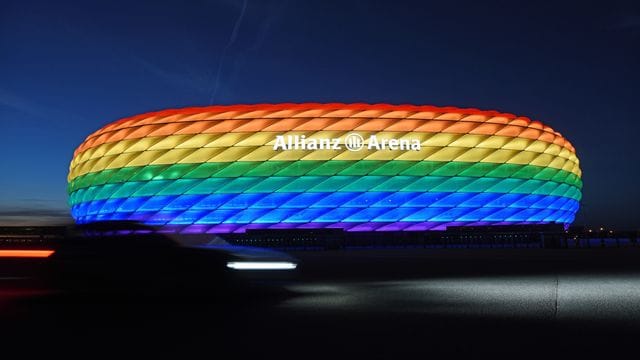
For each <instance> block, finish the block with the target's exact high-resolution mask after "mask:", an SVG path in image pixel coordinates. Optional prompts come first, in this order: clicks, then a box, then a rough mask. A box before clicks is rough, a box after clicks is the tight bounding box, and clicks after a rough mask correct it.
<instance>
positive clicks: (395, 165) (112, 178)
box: [68, 160, 582, 193]
mask: <svg viewBox="0 0 640 360" xmlns="http://www.w3.org/2000/svg"><path fill="white" fill-rule="evenodd" d="M303 175H307V176H333V175H344V176H349V175H353V176H363V175H380V176H395V175H405V176H429V175H432V176H467V177H491V178H516V179H536V180H551V181H554V182H559V183H566V184H568V185H572V186H575V187H577V188H579V189H582V180H581V179H580V177H578V176H577V175H575V174H574V173H571V172H568V171H564V170H559V169H554V168H548V167H541V166H534V165H517V164H494V163H471V162H455V161H454V162H440V161H403V160H391V161H376V160H360V161H342V160H330V161H306V160H301V161H264V162H262V161H252V162H247V161H239V162H228V163H202V164H174V165H147V166H138V167H124V168H119V169H109V170H102V171H99V172H95V173H88V174H85V175H82V176H79V177H77V178H75V179H74V180H73V181H71V183H70V184H69V187H68V192H70V193H71V192H73V191H75V190H78V189H82V188H87V187H89V186H94V185H102V184H114V183H122V182H128V181H148V180H163V179H205V178H211V177H239V176H259V177H268V176H303Z"/></svg>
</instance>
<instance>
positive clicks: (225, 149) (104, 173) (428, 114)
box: [68, 103, 582, 233]
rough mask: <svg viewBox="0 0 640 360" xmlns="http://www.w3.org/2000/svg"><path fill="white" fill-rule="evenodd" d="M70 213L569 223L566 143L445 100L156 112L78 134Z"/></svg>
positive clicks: (176, 219) (280, 222) (571, 179)
mask: <svg viewBox="0 0 640 360" xmlns="http://www.w3.org/2000/svg"><path fill="white" fill-rule="evenodd" d="M68 181H69V186H68V192H69V202H70V205H71V213H72V216H73V218H74V219H75V220H76V222H78V223H90V222H95V221H106V220H136V221H142V222H145V223H148V224H154V225H162V226H168V227H176V228H178V229H180V230H179V231H182V232H187V233H189V232H195V233H200V232H209V233H229V232H239V233H241V232H245V231H246V230H247V229H289V228H341V229H344V230H346V231H398V230H407V231H420V230H444V229H445V228H446V227H447V226H460V225H473V226H481V225H508V224H546V223H561V224H564V225H565V226H567V225H569V224H570V223H572V222H573V220H574V218H575V214H576V212H577V211H578V208H579V202H580V199H581V189H582V181H581V170H580V166H579V161H578V158H577V157H576V154H575V149H574V148H573V146H572V145H571V143H570V142H569V141H567V140H566V139H565V138H564V137H563V136H562V135H561V134H560V133H558V132H556V131H554V130H553V129H552V128H550V127H548V126H546V125H544V124H542V123H540V122H539V121H532V120H530V119H528V118H526V117H521V116H515V115H512V114H507V113H500V112H496V111H481V110H477V109H461V108H454V107H435V106H413V105H386V104H377V105H369V104H337V103H336V104H333V103H332V104H315V103H309V104H272V105H233V106H210V107H199V108H185V109H174V110H165V111H159V112H153V113H147V114H142V115H137V116H133V117H128V118H124V119H121V120H118V121H116V122H113V123H111V124H108V125H106V126H105V127H103V128H101V129H100V130H98V131H96V132H94V133H93V134H91V135H89V136H88V137H87V139H86V140H85V141H84V142H83V143H82V144H80V146H79V147H78V148H77V149H76V150H75V152H74V156H73V159H72V161H71V165H70V170H69V176H68Z"/></svg>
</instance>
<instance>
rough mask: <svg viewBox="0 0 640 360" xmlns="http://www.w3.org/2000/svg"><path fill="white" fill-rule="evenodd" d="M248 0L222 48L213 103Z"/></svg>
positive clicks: (212, 98) (212, 93)
mask: <svg viewBox="0 0 640 360" xmlns="http://www.w3.org/2000/svg"><path fill="white" fill-rule="evenodd" d="M247 2H248V1H247V0H244V1H243V2H242V8H241V9H240V15H238V18H237V19H236V22H235V23H234V25H233V30H232V31H231V35H230V36H229V40H228V41H227V45H225V47H224V49H222V54H221V55H220V61H219V62H218V71H217V72H216V77H215V78H214V82H213V91H212V92H211V97H210V99H209V103H210V104H213V101H214V100H215V98H216V94H217V93H218V87H219V85H220V74H221V73H222V68H223V66H224V59H225V57H226V56H227V51H228V50H229V48H230V47H231V45H233V43H235V42H236V38H237V37H238V31H239V30H240V25H241V24H242V19H243V18H244V14H245V13H246V11H247Z"/></svg>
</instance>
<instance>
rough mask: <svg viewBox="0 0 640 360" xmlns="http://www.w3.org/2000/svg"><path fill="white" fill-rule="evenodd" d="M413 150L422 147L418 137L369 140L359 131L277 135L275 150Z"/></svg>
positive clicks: (371, 137) (374, 137)
mask: <svg viewBox="0 0 640 360" xmlns="http://www.w3.org/2000/svg"><path fill="white" fill-rule="evenodd" d="M343 148H346V149H347V150H349V151H360V150H363V149H366V150H413V151H419V150H420V149H421V144H420V140H417V139H393V138H391V139H389V138H378V137H377V136H376V135H370V136H369V138H368V139H367V141H365V139H364V137H362V135H360V134H358V133H350V134H347V135H345V136H344V137H339V138H307V137H306V136H305V135H276V141H275V142H274V144H273V150H283V151H289V150H342V149H343Z"/></svg>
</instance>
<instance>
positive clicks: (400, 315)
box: [0, 248, 640, 359]
mask: <svg viewBox="0 0 640 360" xmlns="http://www.w3.org/2000/svg"><path fill="white" fill-rule="evenodd" d="M295 255H296V256H297V257H299V258H300V259H301V260H302V264H301V266H300V268H299V274H298V278H297V280H296V281H295V282H294V283H288V284H285V285H284V286H277V287H267V288H259V289H246V290H243V291H240V292H235V293H221V294H216V295H214V296H211V297H188V298H181V297H174V296H166V297H164V296H163V297H126V296H100V297H78V296H71V295H68V294H64V293H56V292H51V291H49V290H44V289H43V288H42V287H41V286H39V285H37V284H35V283H33V282H29V281H25V279H20V278H19V277H9V276H5V277H3V278H2V279H0V284H2V287H1V290H0V324H2V326H1V330H0V339H2V340H0V341H1V342H2V345H3V348H5V349H6V348H11V347H15V348H16V349H19V350H20V351H21V352H37V353H45V354H52V353H61V354H77V355H82V354H101V355H106V354H109V355H122V354H127V355H134V354H139V355H145V356H148V355H152V354H158V355H167V354H176V355H179V356H189V355H194V356H201V355H202V354H207V356H208V357H212V358H213V357H215V356H218V355H220V354H223V353H225V354H228V353H231V354H232V356H233V357H234V358H269V359H271V358H274V359H279V358H297V359H301V358H327V357H338V358H345V357H346V356H349V357H358V358H399V357H403V358H404V357H409V356H412V355H420V356H431V355H440V356H442V355H446V356H449V355H466V356H469V355H508V356H512V355H516V356H518V357H540V356H557V355H561V354H564V355H566V354H573V355H602V356H612V355H615V354H621V353H624V352H627V351H635V349H636V347H637V343H638V336H639V335H638V334H640V333H639V332H638V330H640V251H639V249H633V248H627V249H582V250H581V249H572V250H545V249H472V250H465V249H449V250H433V249H427V250H425V249H377V250H352V251H335V252H325V251H318V252H297V253H295ZM5 275H7V274H5ZM40 285H41V284H40ZM167 295H174V294H167Z"/></svg>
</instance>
